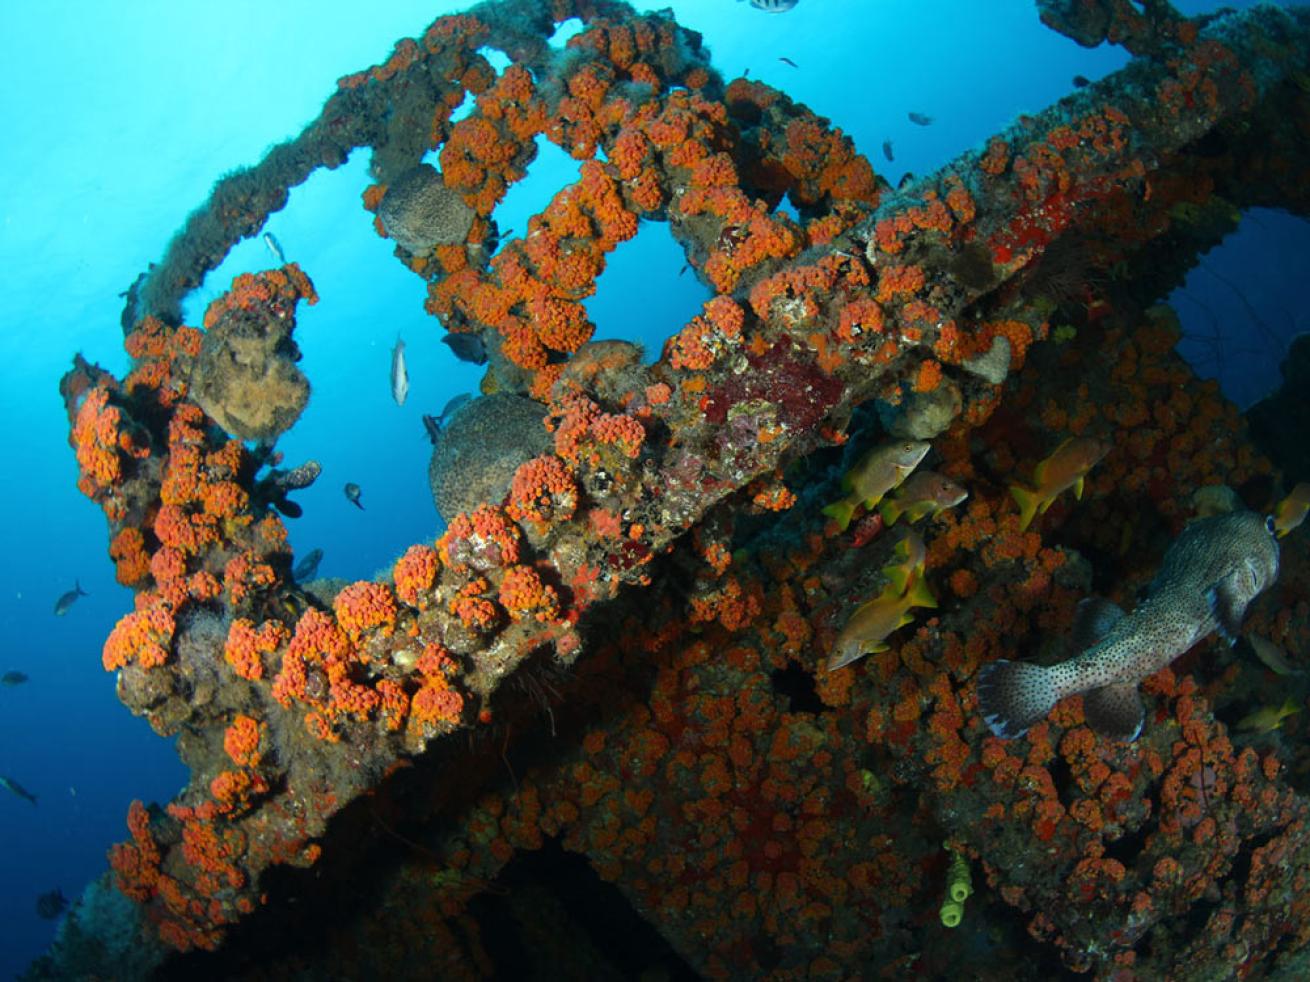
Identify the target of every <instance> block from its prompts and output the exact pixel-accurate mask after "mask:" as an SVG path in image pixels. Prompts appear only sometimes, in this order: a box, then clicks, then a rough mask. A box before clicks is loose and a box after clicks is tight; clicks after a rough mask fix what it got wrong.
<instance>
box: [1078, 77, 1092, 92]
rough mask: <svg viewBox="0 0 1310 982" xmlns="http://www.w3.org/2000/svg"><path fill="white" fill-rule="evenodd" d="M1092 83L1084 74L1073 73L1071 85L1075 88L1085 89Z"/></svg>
mask: <svg viewBox="0 0 1310 982" xmlns="http://www.w3.org/2000/svg"><path fill="white" fill-rule="evenodd" d="M1091 84H1092V80H1091V79H1090V78H1088V77H1087V76H1086V75H1075V76H1074V77H1073V87H1074V88H1075V89H1085V88H1087V86H1089V85H1091Z"/></svg>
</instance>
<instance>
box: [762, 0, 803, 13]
mask: <svg viewBox="0 0 1310 982" xmlns="http://www.w3.org/2000/svg"><path fill="white" fill-rule="evenodd" d="M799 2H800V0H751V6H752V7H754V8H755V9H756V10H763V11H764V12H765V13H766V14H785V13H786V12H787V11H789V10H791V9H792V8H793V7H795V6H796V4H797V3H799Z"/></svg>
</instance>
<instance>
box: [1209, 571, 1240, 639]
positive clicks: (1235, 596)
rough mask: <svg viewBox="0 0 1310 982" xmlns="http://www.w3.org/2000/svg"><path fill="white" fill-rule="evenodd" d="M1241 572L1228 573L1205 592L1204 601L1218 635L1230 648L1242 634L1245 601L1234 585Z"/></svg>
mask: <svg viewBox="0 0 1310 982" xmlns="http://www.w3.org/2000/svg"><path fill="white" fill-rule="evenodd" d="M1240 573H1241V571H1240V570H1239V571H1237V572H1234V573H1230V574H1229V575H1228V576H1225V577H1224V578H1223V579H1222V580H1220V581H1219V582H1218V583H1216V584H1215V585H1214V586H1212V587H1210V589H1209V590H1206V591H1205V599H1206V601H1207V602H1208V603H1209V604H1210V613H1211V614H1213V615H1214V619H1215V624H1216V625H1218V627H1219V633H1220V634H1222V635H1223V636H1224V640H1225V641H1227V642H1228V644H1229V645H1230V646H1231V645H1233V644H1235V643H1236V642H1237V636H1238V635H1239V634H1241V633H1242V617H1243V615H1244V614H1245V613H1246V601H1245V600H1243V599H1242V593H1241V591H1240V590H1239V589H1238V587H1237V585H1236V582H1235V581H1236V578H1237V576H1239V575H1240Z"/></svg>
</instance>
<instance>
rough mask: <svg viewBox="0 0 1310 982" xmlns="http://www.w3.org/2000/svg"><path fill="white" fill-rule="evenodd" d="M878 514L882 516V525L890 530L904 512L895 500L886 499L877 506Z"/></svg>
mask: <svg viewBox="0 0 1310 982" xmlns="http://www.w3.org/2000/svg"><path fill="white" fill-rule="evenodd" d="M878 514H879V515H881V516H882V524H883V525H884V526H885V527H887V528H891V527H892V526H893V525H895V524H896V520H897V519H898V518H900V517H901V515H902V514H904V512H903V510H902V509H901V506H900V505H898V504H897V503H896V502H895V500H893V499H892V498H886V499H884V500H883V501H882V503H881V504H879V505H878Z"/></svg>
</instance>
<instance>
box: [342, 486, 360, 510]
mask: <svg viewBox="0 0 1310 982" xmlns="http://www.w3.org/2000/svg"><path fill="white" fill-rule="evenodd" d="M341 490H342V491H344V492H345V493H346V500H347V501H349V502H350V503H351V504H352V505H354V506H355V507H356V508H358V509H359V510H360V511H363V510H364V506H363V505H361V504H360V503H359V493H360V492H359V485H358V484H356V483H355V482H353V481H350V482H348V483H347V484H346V486H345V487H344V488H342V489H341Z"/></svg>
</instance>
